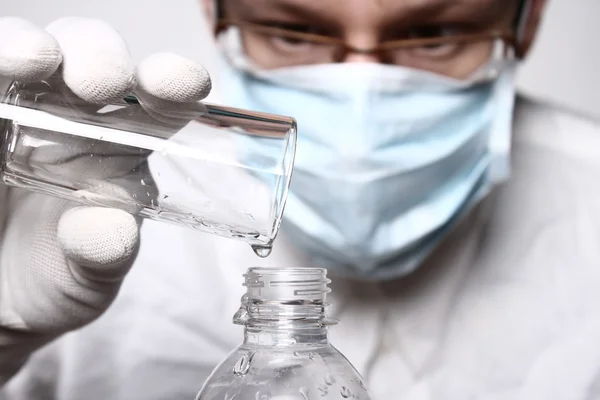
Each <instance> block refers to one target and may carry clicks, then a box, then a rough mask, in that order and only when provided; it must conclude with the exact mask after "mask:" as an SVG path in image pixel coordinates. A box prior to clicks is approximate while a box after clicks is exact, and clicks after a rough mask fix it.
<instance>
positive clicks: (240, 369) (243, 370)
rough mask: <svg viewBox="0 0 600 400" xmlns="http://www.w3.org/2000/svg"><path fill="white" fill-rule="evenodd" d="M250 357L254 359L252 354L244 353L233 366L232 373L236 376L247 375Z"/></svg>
mask: <svg viewBox="0 0 600 400" xmlns="http://www.w3.org/2000/svg"><path fill="white" fill-rule="evenodd" d="M252 357H254V352H252V353H244V354H243V355H242V356H241V357H240V359H239V360H238V361H237V362H236V363H235V365H234V366H233V373H234V374H236V375H237V376H243V375H246V374H247V373H248V370H249V369H250V363H251V362H252Z"/></svg>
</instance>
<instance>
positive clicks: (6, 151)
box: [0, 80, 296, 257]
mask: <svg viewBox="0 0 600 400" xmlns="http://www.w3.org/2000/svg"><path fill="white" fill-rule="evenodd" d="M63 87H64V85H61V84H60V83H59V82H54V81H52V80H48V81H43V82H37V83H31V84H19V83H17V82H8V81H0V91H1V93H3V94H0V96H1V97H0V98H1V100H0V133H1V135H0V145H1V154H0V161H1V177H2V180H3V182H4V183H5V184H8V185H10V186H15V187H19V188H24V189H28V190H32V191H37V192H41V193H44V194H48V195H52V196H58V197H62V198H65V199H67V200H74V201H78V202H80V203H83V204H86V205H96V206H105V207H115V208H120V209H123V210H125V211H127V212H130V213H132V214H134V215H137V216H140V217H142V218H149V219H153V220H158V221H163V222H169V223H175V224H178V225H184V226H188V227H191V228H193V229H197V230H200V231H204V232H208V233H212V234H217V235H220V236H225V237H229V238H235V239H241V240H244V241H246V242H247V243H249V244H250V245H251V246H252V248H253V250H254V251H255V253H256V254H257V255H259V256H262V257H264V256H267V255H268V254H269V253H270V248H271V246H272V243H273V240H274V239H275V237H276V235H277V232H278V229H279V226H280V222H281V218H282V214H283V209H284V206H285V201H286V198H287V193H288V187H289V184H290V179H291V171H292V166H293V160H294V153H295V144H296V124H295V121H294V120H293V119H292V118H288V117H282V116H276V115H270V114H263V113H255V112H251V111H245V110H239V109H233V108H227V107H221V106H216V105H210V104H200V103H198V104H197V107H196V105H194V106H193V108H191V109H188V108H186V109H183V108H182V110H177V111H176V112H174V111H173V110H169V111H168V112H165V113H164V114H160V113H157V112H152V113H150V112H148V111H147V110H145V109H144V108H143V107H142V106H141V105H140V104H139V103H138V102H137V100H136V99H135V98H127V99H123V101H122V102H115V104H111V105H100V106H97V105H91V104H87V103H84V102H83V101H82V100H80V99H78V98H76V97H75V96H73V95H69V94H68V93H65V91H64V88H63Z"/></svg>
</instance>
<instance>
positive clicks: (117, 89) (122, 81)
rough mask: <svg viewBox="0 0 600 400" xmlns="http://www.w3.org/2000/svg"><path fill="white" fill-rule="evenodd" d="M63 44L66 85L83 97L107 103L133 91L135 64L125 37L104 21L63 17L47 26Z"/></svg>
mask: <svg viewBox="0 0 600 400" xmlns="http://www.w3.org/2000/svg"><path fill="white" fill-rule="evenodd" d="M46 31H48V32H49V33H50V34H52V35H53V36H54V38H55V39H56V41H57V42H58V44H59V45H60V47H61V50H62V55H63V63H62V66H61V70H62V71H61V72H62V76H63V79H64V82H65V84H66V85H67V86H68V87H69V89H71V90H72V91H73V93H75V94H76V95H77V96H79V97H80V98H81V99H83V100H85V101H87V102H90V103H94V104H105V103H110V102H112V101H115V100H117V99H121V98H122V97H124V96H126V95H127V94H129V93H131V91H132V90H133V88H134V86H135V67H134V64H133V61H132V60H131V55H130V54H129V49H128V48H127V45H126V43H125V41H124V40H123V38H121V36H120V35H119V34H118V33H117V32H116V31H115V30H114V29H113V28H112V27H111V26H110V25H108V24H106V23H105V22H103V21H100V20H96V19H89V18H74V17H71V18H61V19H59V20H57V21H54V22H53V23H51V24H50V25H48V27H47V28H46Z"/></svg>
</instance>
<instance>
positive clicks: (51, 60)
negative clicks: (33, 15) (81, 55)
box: [0, 17, 62, 82]
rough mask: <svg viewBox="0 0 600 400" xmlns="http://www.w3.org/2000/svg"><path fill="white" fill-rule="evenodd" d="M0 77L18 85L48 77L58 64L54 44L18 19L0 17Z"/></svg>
mask: <svg viewBox="0 0 600 400" xmlns="http://www.w3.org/2000/svg"><path fill="white" fill-rule="evenodd" d="M0 37H2V38H3V39H2V40H0V76H5V77H8V78H10V79H12V80H17V81H20V82H35V81H40V80H42V79H46V78H48V77H50V76H51V75H52V74H53V73H54V72H55V71H56V70H57V68H58V67H59V65H60V63H61V62H62V55H61V50H60V47H59V45H58V42H57V41H56V40H55V39H54V38H53V37H52V36H51V35H49V34H48V33H47V32H45V31H44V30H42V29H40V28H38V27H36V26H35V25H33V24H32V23H31V22H29V21H27V20H24V19H22V18H16V17H4V18H0Z"/></svg>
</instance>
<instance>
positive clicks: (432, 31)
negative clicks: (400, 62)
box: [407, 25, 464, 56]
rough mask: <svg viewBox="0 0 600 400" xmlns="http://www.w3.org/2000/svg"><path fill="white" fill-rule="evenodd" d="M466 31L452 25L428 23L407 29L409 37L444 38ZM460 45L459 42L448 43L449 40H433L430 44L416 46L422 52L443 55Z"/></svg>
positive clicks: (416, 49)
mask: <svg viewBox="0 0 600 400" xmlns="http://www.w3.org/2000/svg"><path fill="white" fill-rule="evenodd" d="M462 33H464V30H463V29H461V28H459V27H456V26H451V25H428V26H419V27H414V28H411V29H409V30H408V31H407V37H408V38H409V39H438V38H439V39H443V38H448V37H452V36H456V35H459V34H462ZM457 47H458V43H448V42H447V41H440V42H436V41H435V40H432V42H431V43H430V44H427V45H423V46H419V47H416V48H415V51H418V52H420V53H422V54H427V55H432V56H442V55H447V54H449V53H451V52H452V51H453V50H455V49H456V48H457Z"/></svg>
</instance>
